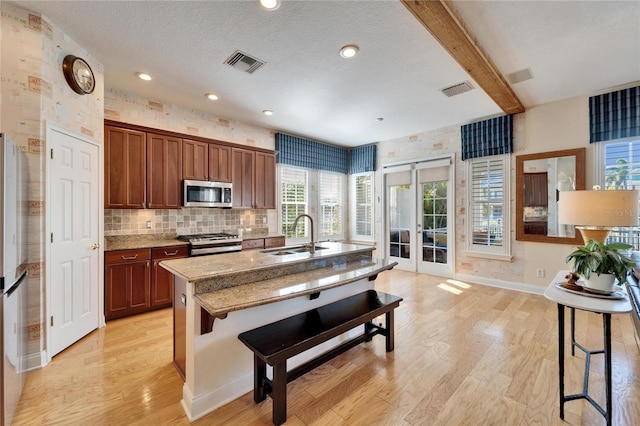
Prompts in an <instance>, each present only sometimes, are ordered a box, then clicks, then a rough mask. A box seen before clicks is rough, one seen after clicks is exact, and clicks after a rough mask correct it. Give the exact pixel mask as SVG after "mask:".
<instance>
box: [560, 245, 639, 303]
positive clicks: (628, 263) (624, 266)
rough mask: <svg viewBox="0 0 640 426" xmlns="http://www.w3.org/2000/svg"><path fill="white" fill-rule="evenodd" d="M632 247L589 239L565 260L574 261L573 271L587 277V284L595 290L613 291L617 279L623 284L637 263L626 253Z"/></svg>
mask: <svg viewBox="0 0 640 426" xmlns="http://www.w3.org/2000/svg"><path fill="white" fill-rule="evenodd" d="M630 248H632V246H630V245H629V244H624V243H611V244H604V243H601V242H600V241H598V240H593V239H592V240H589V242H588V243H587V245H585V246H578V247H576V249H575V250H574V251H573V252H572V253H570V254H569V255H568V256H567V257H566V259H565V261H566V262H567V263H568V262H570V261H573V272H574V273H576V274H578V275H582V276H583V277H584V278H585V280H586V281H585V286H586V287H588V288H591V289H594V290H600V291H612V290H613V284H614V281H615V279H617V280H618V283H620V284H623V283H624V282H626V280H627V274H628V273H629V271H630V270H631V268H633V267H634V266H636V264H635V263H634V262H633V261H632V260H631V259H630V258H629V257H628V256H627V255H626V254H625V253H624V252H625V251H627V250H629V249H630Z"/></svg>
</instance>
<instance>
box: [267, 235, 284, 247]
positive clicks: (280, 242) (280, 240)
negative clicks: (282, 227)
mask: <svg viewBox="0 0 640 426" xmlns="http://www.w3.org/2000/svg"><path fill="white" fill-rule="evenodd" d="M284 243H285V239H284V237H269V238H265V239H264V248H266V249H268V248H273V247H284Z"/></svg>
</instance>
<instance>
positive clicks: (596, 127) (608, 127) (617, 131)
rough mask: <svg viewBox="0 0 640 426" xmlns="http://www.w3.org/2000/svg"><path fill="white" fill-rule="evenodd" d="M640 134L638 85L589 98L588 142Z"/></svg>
mask: <svg viewBox="0 0 640 426" xmlns="http://www.w3.org/2000/svg"><path fill="white" fill-rule="evenodd" d="M633 136H640V86H638V87H632V88H629V89H624V90H618V91H617V92H611V93H605V94H603V95H598V96H592V97H590V98H589V142H591V143H593V142H601V141H608V140H613V139H621V138H628V137H633Z"/></svg>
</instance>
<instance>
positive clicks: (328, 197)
mask: <svg viewBox="0 0 640 426" xmlns="http://www.w3.org/2000/svg"><path fill="white" fill-rule="evenodd" d="M318 183H319V185H318V187H319V191H318V192H319V195H320V197H319V214H318V219H319V223H318V227H319V228H320V236H321V237H325V238H328V237H332V238H341V237H342V236H343V232H342V228H343V222H344V220H343V217H344V209H343V205H344V201H343V197H344V196H343V194H344V175H342V174H339V173H331V172H324V171H318Z"/></svg>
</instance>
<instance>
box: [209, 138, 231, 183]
mask: <svg viewBox="0 0 640 426" xmlns="http://www.w3.org/2000/svg"><path fill="white" fill-rule="evenodd" d="M209 180H211V181H214V182H231V181H232V179H231V147H230V146H224V145H216V144H214V143H210V144H209Z"/></svg>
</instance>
